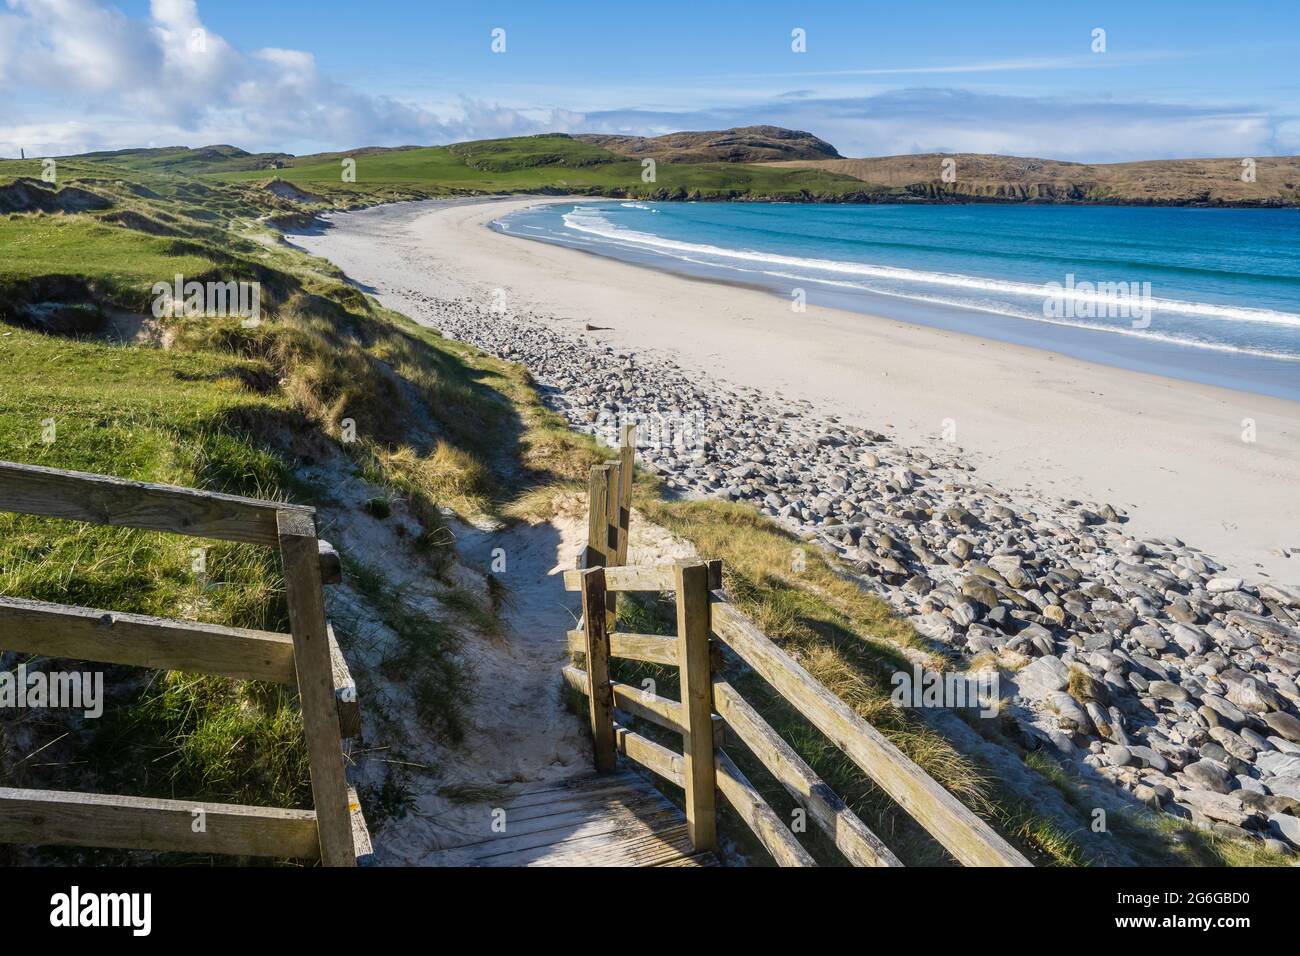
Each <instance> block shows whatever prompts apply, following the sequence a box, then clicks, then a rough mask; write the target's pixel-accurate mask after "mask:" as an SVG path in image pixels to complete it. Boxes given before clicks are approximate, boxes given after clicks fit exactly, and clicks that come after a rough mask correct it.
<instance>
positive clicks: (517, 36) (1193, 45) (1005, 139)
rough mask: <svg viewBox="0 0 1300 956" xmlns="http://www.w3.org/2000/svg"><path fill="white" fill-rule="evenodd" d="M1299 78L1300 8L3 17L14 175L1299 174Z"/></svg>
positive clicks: (159, 0) (526, 8)
mask: <svg viewBox="0 0 1300 956" xmlns="http://www.w3.org/2000/svg"><path fill="white" fill-rule="evenodd" d="M497 28H500V29H502V30H504V31H505V52H503V53H494V52H492V48H491V45H492V31H493V30H494V29H497ZM796 28H799V29H802V30H804V31H805V33H806V38H807V41H806V48H807V49H806V52H802V53H796V52H794V51H793V50H792V49H791V31H792V30H794V29H796ZM1095 29H1102V30H1104V31H1105V50H1104V52H1094V50H1093V49H1092V47H1093V45H1094V38H1093V31H1094V30H1095ZM197 30H202V31H203V33H202V37H203V42H202V43H201V44H197V43H196V41H195V39H194V37H195V36H196V33H195V31H197ZM1297 64H1300V3H1297V2H1294V0H1292V2H1289V3H1283V2H1274V3H1264V2H1260V3H1250V2H1243V3H1231V4H1229V3H1224V2H1222V0H1218V2H1206V0H1187V2H1181V3H1173V2H1132V0H1130V2H1127V3H1098V2H1088V3H1073V2H1068V0H1064V2H1048V3H1042V2H1037V3H1031V2H997V0H986V2H983V3H980V4H969V3H888V4H884V3H873V2H870V0H858V2H852V3H838V2H836V3H792V2H763V0H757V2H754V0H751V2H744V3H740V2H736V3H732V2H710V3H705V2H692V3H679V2H670V0H657V2H647V3H641V4H639V3H634V2H633V3H616V4H611V3H608V2H605V3H582V2H576V3H551V2H543V0H531V2H513V3H473V4H446V3H434V2H415V0H369V2H365V3H357V2H330V0H315V2H308V0H259V2H256V3H255V2H251V0H198V2H197V3H196V2H195V0H121V2H117V3H113V2H109V0H0V84H3V86H2V87H0V88H3V89H4V90H5V91H6V94H7V95H6V96H5V97H4V99H3V100H0V155H12V154H15V153H16V152H17V149H18V147H19V146H22V147H23V148H25V149H27V150H28V152H29V154H35V155H40V154H45V153H66V152H73V151H78V150H84V149H92V148H115V147H125V146H140V145H172V144H186V145H202V144H204V143H208V142H230V143H234V144H235V145H238V146H242V147H244V148H246V149H254V150H265V149H284V150H288V151H290V152H308V151H315V150H323V149H345V148H349V147H354V146H360V145H396V144H405V143H440V142H448V141H452V140H458V139H467V138H476V137H487V136H499V135H512V134H516V133H530V132H540V131H545V130H561V131H568V132H582V131H599V132H631V133H662V132H668V131H671V130H675V129H690V128H693V129H708V128H716V127H721V126H737V125H749V124H754V123H774V124H777V125H781V126H792V127H797V128H801V129H807V130H810V131H811V132H813V133H816V134H817V135H819V136H822V137H823V138H825V139H828V140H830V141H831V142H832V143H834V144H835V145H836V146H837V147H838V148H839V149H840V151H841V152H842V153H844V154H845V155H884V154H892V153H905V152H916V151H932V150H944V151H972V152H1006V153H1014V154H1018V155H1033V156H1046V157H1051V158H1062V159H1073V160H1082V161H1118V160H1125V159H1145V158H1162V157H1172V156H1206V155H1218V156H1248V155H1276V154H1287V153H1300V106H1297V104H1300V95H1298V94H1300V67H1297Z"/></svg>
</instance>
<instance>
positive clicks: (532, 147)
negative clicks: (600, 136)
mask: <svg viewBox="0 0 1300 956" xmlns="http://www.w3.org/2000/svg"><path fill="white" fill-rule="evenodd" d="M342 172H343V167H342V162H341V159H339V158H331V159H330V160H328V161H312V159H311V157H303V158H301V159H299V160H296V161H295V164H294V166H292V167H291V168H288V169H279V170H274V171H272V172H268V171H265V170H258V171H252V170H250V171H242V172H231V173H221V174H218V175H219V178H220V179H222V180H223V181H226V182H231V183H241V182H242V183H255V182H262V181H266V180H268V179H270V178H272V177H274V178H278V179H283V180H285V181H287V182H290V183H293V184H294V185H296V186H298V187H300V188H302V189H305V190H309V191H312V192H316V193H321V194H325V195H328V196H330V197H332V198H335V199H347V198H348V197H354V198H363V197H366V196H368V195H370V194H371V193H372V192H374V191H375V190H377V189H378V190H381V191H382V190H389V191H396V193H395V194H401V195H412V196H415V195H421V196H437V195H453V194H467V193H468V194H473V193H510V192H543V191H554V192H563V193H573V194H579V195H613V196H635V197H642V198H678V199H686V198H692V199H723V198H739V197H745V198H759V197H763V198H770V199H808V198H818V199H836V198H847V197H854V196H860V195H863V194H865V193H868V192H871V191H872V190H873V188H874V187H870V186H867V185H866V184H864V183H862V182H861V181H860V180H856V179H853V178H851V177H848V176H842V175H839V174H835V173H826V172H822V171H820V170H802V169H780V168H773V167H769V166H764V165H751V164H740V163H660V164H659V165H658V168H657V170H656V181H655V182H653V183H646V182H643V181H642V179H641V175H642V166H641V161H640V160H638V159H629V158H627V157H624V156H619V155H618V154H616V153H611V152H609V151H608V150H606V149H602V148H601V147H598V146H593V145H591V144H588V143H583V142H581V141H579V140H575V139H571V138H569V137H567V136H559V135H544V136H526V137H518V138H513V139H506V140H484V141H479V142H473V143H460V144H457V145H455V146H450V147H445V146H433V147H427V148H423V149H412V150H404V151H401V152H386V153H378V154H374V155H370V156H361V157H359V158H358V159H357V161H356V182H355V183H344V182H343V181H342ZM388 194H394V193H391V192H390V193H388Z"/></svg>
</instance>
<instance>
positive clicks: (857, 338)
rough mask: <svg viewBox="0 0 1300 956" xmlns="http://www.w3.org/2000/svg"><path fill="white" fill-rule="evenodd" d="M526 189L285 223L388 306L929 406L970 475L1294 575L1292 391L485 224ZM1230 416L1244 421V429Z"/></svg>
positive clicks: (1299, 572) (877, 413) (1285, 576)
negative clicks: (793, 299) (1119, 515)
mask: <svg viewBox="0 0 1300 956" xmlns="http://www.w3.org/2000/svg"><path fill="white" fill-rule="evenodd" d="M537 201H538V200H537V199H535V198H533V199H527V200H504V201H494V202H490V203H486V204H406V205H401V206H390V207H379V208H376V209H372V210H366V211H363V212H360V213H354V214H347V215H340V216H337V217H335V218H334V222H335V227H334V228H333V229H330V230H328V231H326V232H324V233H322V234H318V235H311V236H302V237H294V239H293V241H294V242H295V243H297V244H300V245H302V246H303V247H305V248H307V249H308V250H309V251H311V252H314V253H317V254H319V255H323V256H326V257H328V258H330V259H331V260H333V261H334V262H335V263H337V264H338V265H339V266H340V267H342V268H343V269H344V270H345V271H347V273H348V274H349V275H350V276H351V277H352V278H354V279H355V280H357V281H359V282H361V283H362V284H363V285H365V286H368V287H370V289H371V290H372V291H374V292H375V293H376V294H377V295H379V297H380V298H381V300H383V301H385V302H386V304H389V305H391V306H393V307H394V308H398V309H403V310H405V311H408V314H411V315H418V314H419V311H420V310H419V309H418V308H417V307H416V299H415V296H416V295H417V294H426V295H432V296H437V297H441V298H457V297H474V298H476V299H478V300H479V301H481V302H483V303H485V304H487V303H489V302H491V301H493V299H492V296H493V295H494V294H495V290H499V289H503V290H505V292H506V295H507V301H508V302H511V303H518V304H520V305H521V306H525V305H526V307H527V308H529V309H532V310H535V311H537V312H541V313H551V314H553V315H554V316H556V318H555V319H554V320H553V321H555V322H556V323H557V324H558V325H561V326H563V327H565V328H568V329H570V330H574V329H577V330H581V329H582V328H583V327H584V326H585V325H586V324H588V323H590V324H593V325H598V326H602V327H607V328H608V331H600V332H594V333H590V334H591V335H592V337H593V339H595V340H597V341H599V342H601V343H606V344H610V345H612V346H614V347H616V348H620V349H636V350H641V351H647V350H649V351H654V352H657V353H660V354H671V356H672V357H673V358H674V359H675V360H676V361H678V362H679V363H680V364H681V366H682V367H683V368H686V369H690V370H693V371H696V372H698V374H700V375H701V376H704V377H709V376H717V377H721V378H723V379H726V380H728V381H730V382H732V383H735V384H738V385H748V386H752V387H756V388H760V389H762V390H764V391H765V392H767V393H769V394H772V395H775V396H777V397H785V398H787V399H791V400H795V399H806V400H809V401H811V402H812V403H813V404H814V405H815V406H816V407H817V408H818V409H819V410H820V411H822V412H824V413H826V414H837V415H840V416H842V418H843V419H844V420H845V421H847V422H850V423H853V424H857V425H862V426H865V427H868V428H875V429H878V430H882V431H886V432H888V433H890V434H892V436H893V437H895V438H896V439H897V440H899V441H901V442H904V443H907V444H910V445H913V446H919V447H927V446H932V445H934V444H935V443H937V442H938V441H939V440H940V435H941V432H942V429H943V427H944V422H945V420H951V421H952V423H954V424H955V426H956V440H957V444H959V445H960V446H961V447H962V448H963V449H965V450H966V451H967V452H968V453H971V455H970V457H971V460H972V461H974V462H975V463H976V464H977V465H978V471H979V474H980V476H981V477H983V478H985V479H986V480H988V481H990V482H992V483H994V484H996V485H998V486H1000V487H1002V488H1005V489H1008V490H1012V491H1016V490H1019V491H1024V492H1026V493H1027V494H1029V495H1032V494H1033V493H1034V492H1038V491H1043V492H1050V493H1052V494H1054V495H1057V496H1061V497H1070V498H1078V499H1083V500H1102V501H1110V502H1111V503H1113V504H1115V505H1116V506H1117V507H1123V508H1127V509H1128V510H1129V511H1130V513H1131V514H1132V516H1133V521H1132V524H1131V525H1130V528H1131V530H1132V531H1133V532H1134V533H1135V534H1137V535H1140V536H1146V535H1158V536H1177V537H1179V538H1182V539H1183V540H1185V541H1187V542H1189V543H1190V544H1193V545H1195V546H1196V547H1199V548H1201V549H1203V550H1205V551H1207V552H1208V553H1210V554H1212V555H1214V556H1215V557H1217V558H1218V559H1220V560H1221V561H1223V562H1224V563H1226V564H1228V565H1229V566H1230V567H1233V568H1235V569H1237V570H1238V571H1239V572H1241V573H1243V574H1245V575H1247V576H1249V577H1255V576H1256V575H1257V574H1258V573H1259V572H1263V573H1265V574H1268V575H1271V576H1274V577H1276V578H1278V579H1280V580H1283V581H1287V582H1294V581H1298V580H1300V553H1298V554H1297V557H1295V558H1287V557H1284V556H1282V555H1280V554H1278V553H1277V551H1278V549H1283V548H1296V549H1300V495H1297V494H1296V493H1295V488H1296V485H1297V483H1298V482H1297V475H1300V405H1298V404H1297V403H1293V402H1288V401H1284V400H1280V399H1273V398H1267V397H1263V396H1256V395H1250V394H1246V393H1241V392H1234V391H1231V390H1227V389H1220V388H1215V387H1211V386H1202V385H1195V384H1191V383H1187V382H1179V381H1173V380H1170V379H1164V378H1160V377H1157V376H1152V375H1146V374H1142V373H1138V372H1130V371H1126V370H1122V369H1112V368H1107V367H1104V366H1099V365H1093V364H1090V363H1087V362H1083V361H1079V360H1076V359H1071V358H1067V357H1064V356H1059V355H1054V354H1051V353H1048V352H1044V351H1041V350H1037V349H1030V348H1024V347H1020V346H1015V345H1009V344H1004V343H999V342H994V341H991V340H985V339H980V338H977V337H973V336H968V335H963V334H961V333H956V332H947V331H942V330H936V329H930V328H925V327H919V326H912V325H907V324H905V323H901V322H897V321H893V320H889V319H883V318H874V317H864V316H861V315H858V314H854V313H849V312H842V311H839V310H834V309H824V308H819V307H815V306H810V307H809V308H808V311H807V312H806V313H804V314H802V315H794V314H792V313H791V311H790V308H789V303H788V302H787V301H786V300H785V299H783V298H777V297H775V296H772V295H769V294H767V293H764V292H759V291H754V290H749V289H742V288H735V287H731V286H726V285H721V284H716V283H709V282H700V281H695V280H691V279H687V278H682V277H678V276H672V275H666V274H663V273H660V272H657V271H654V270H650V269H645V268H640V267H636V266H632V265H628V264H625V263H620V262H616V261H613V260H609V259H604V258H601V257H597V256H592V255H587V254H584V253H581V252H576V251H574V250H570V249H564V248H560V247H556V246H551V245H545V244H542V243H538V242H532V241H529V240H524V239H519V238H515V237H511V236H505V235H501V234H498V233H495V232H493V231H491V230H489V229H487V228H485V226H486V224H487V223H488V222H490V221H491V220H492V219H493V218H496V217H498V216H500V215H503V214H504V213H506V212H508V211H509V210H510V209H513V208H517V207H519V206H520V205H524V204H529V203H535V202H537ZM1243 419H1251V420H1252V421H1253V423H1254V431H1255V436H1256V440H1255V441H1253V442H1246V441H1243V440H1242V434H1243Z"/></svg>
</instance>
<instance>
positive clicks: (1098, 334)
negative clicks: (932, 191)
mask: <svg viewBox="0 0 1300 956" xmlns="http://www.w3.org/2000/svg"><path fill="white" fill-rule="evenodd" d="M494 225H495V226H496V228H499V229H501V230H502V231H504V232H508V233H510V234H512V235H518V236H522V237H527V238H533V239H539V240H543V241H549V242H556V243H562V244H564V245H569V246H573V247H576V248H581V249H585V250H587V251H590V252H595V253H599V254H603V255H608V256H614V257H617V258H621V259H625V260H628V261H632V262H636V263H639V264H643V265H649V266H654V267H658V268H662V269H670V270H673V271H678V272H684V273H687V274H691V275H694V276H698V277H705V278H713V279H718V280H722V281H733V282H741V283H745V284H748V285H756V286H759V287H762V288H766V289H769V290H771V291H772V292H773V293H774V294H776V295H780V296H784V297H788V298H789V299H790V301H791V302H792V304H793V303H794V302H795V301H796V299H798V298H800V297H802V298H806V300H807V301H808V302H810V303H815V304H825V305H833V306H836V307H839V308H848V309H853V310H856V311H860V312H864V313H869V314H872V315H884V316H887V317H890V318H899V319H903V320H906V321H912V322H918V323H922V324H927V325H937V326H940V327H944V328H951V329H956V330H959V331H964V332H970V333H972V334H975V335H983V336H986V337H991V338H998V339H1003V340H1007V341H1013V342H1017V343H1019V344H1026V345H1033V346H1038V347H1041V348H1047V349H1051V350H1053V351H1060V352H1063V353H1066V354H1073V355H1076V356H1077V357H1082V358H1086V359H1089V360H1092V361H1101V362H1105V363H1107V364H1116V365H1121V366H1127V367H1131V368H1136V369H1139V370H1143V371H1152V372H1157V373H1159V374H1164V375H1170V376H1174V377H1181V378H1190V379H1194V380H1199V381H1207V382H1210V383H1212V384H1220V385H1226V386H1229V387H1234V388H1241V389H1246V390H1250V391H1258V392H1263V393H1266V394H1275V395H1279V396H1283V397H1288V398H1295V399H1300V212H1296V211H1292V210H1242V209H1162V208H1149V207H1124V206H1037V205H872V206H854V205H799V204H787V203H641V202H621V201H602V202H594V203H559V204H554V205H548V206H541V207H533V208H530V209H525V210H522V211H519V212H516V213H513V214H510V215H507V216H505V217H503V218H502V219H500V220H498V221H497V222H496V223H495V224H494ZM791 321H792V322H797V321H798V313H797V312H796V310H795V309H794V308H793V307H792V308H791ZM864 321H865V320H864Z"/></svg>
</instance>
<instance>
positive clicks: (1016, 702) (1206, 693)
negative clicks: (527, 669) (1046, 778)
mask: <svg viewBox="0 0 1300 956" xmlns="http://www.w3.org/2000/svg"><path fill="white" fill-rule="evenodd" d="M415 300H416V303H417V305H418V307H419V310H420V311H421V312H423V313H424V318H425V320H426V321H428V322H430V323H431V324H433V325H434V326H436V327H437V328H439V329H441V330H442V331H443V332H444V333H445V334H447V335H449V336H452V337H455V338H457V339H460V340H462V341H466V342H470V343H472V344H474V345H476V346H478V347H480V348H482V349H484V350H485V351H488V352H490V353H492V354H495V355H497V356H499V357H501V358H505V359H508V360H511V361H516V362H520V363H522V364H524V365H525V366H526V367H527V368H528V369H529V371H530V372H531V373H532V375H533V376H534V377H535V378H536V380H537V381H538V382H539V384H540V385H541V386H542V388H543V390H544V393H545V394H546V396H547V400H548V403H549V404H550V405H551V406H552V407H553V408H555V409H556V410H558V411H559V412H561V413H563V414H564V416H565V417H566V418H567V419H568V421H569V422H570V423H571V424H572V425H573V426H574V427H576V428H579V429H582V430H586V431H594V432H599V433H600V434H601V435H602V437H603V438H604V439H605V440H606V441H608V442H609V443H611V444H613V443H615V438H616V435H617V428H618V425H619V424H620V423H621V422H624V421H635V422H638V423H639V424H640V435H641V439H642V440H641V441H640V446H641V447H640V448H639V450H638V456H639V460H640V462H641V463H642V465H643V466H644V467H647V468H649V469H651V470H653V471H655V472H656V473H657V474H658V475H659V476H660V477H661V478H662V479H663V481H664V482H665V484H666V485H667V487H668V488H669V489H671V490H672V491H673V492H675V493H678V494H683V495H687V496H706V497H714V498H722V499H727V500H732V501H740V502H745V503H748V504H750V505H752V506H753V507H755V508H757V509H758V510H759V511H761V512H763V513H764V514H767V515H769V516H770V517H772V518H773V519H774V520H776V521H777V522H778V523H780V524H781V525H783V526H785V527H786V528H788V529H789V530H790V531H792V532H793V533H795V534H797V535H799V536H800V537H802V538H803V539H804V540H806V541H816V542H819V543H821V544H823V545H825V546H826V547H827V548H829V549H831V550H832V551H833V552H834V553H836V554H837V555H838V556H839V557H840V558H841V560H842V561H843V562H844V563H845V564H846V565H847V566H848V567H850V568H852V569H854V571H855V572H856V573H857V574H858V575H859V577H860V579H861V581H862V582H863V584H864V585H865V586H866V587H868V588H869V589H870V590H872V591H873V592H875V593H877V594H879V595H880V596H881V597H882V598H884V599H885V600H887V601H888V602H889V603H890V604H891V605H892V606H893V607H894V608H895V609H896V610H897V611H898V612H899V613H900V614H902V615H904V616H906V617H907V618H908V619H909V620H911V621H912V622H913V623H914V625H915V626H916V628H917V630H918V631H919V632H920V633H921V634H923V635H924V636H925V637H927V638H928V639H929V640H931V641H932V642H934V645H935V647H936V649H937V650H941V651H944V652H946V653H947V654H948V656H949V657H950V658H951V659H952V660H954V662H957V661H965V662H966V663H967V664H973V665H974V666H975V667H987V666H991V665H996V666H997V667H998V668H999V669H1000V670H1001V672H1002V675H1003V679H1002V681H1001V685H1002V696H1003V697H1004V698H1005V700H1006V704H1005V708H1004V709H1006V712H1007V713H1009V714H1010V716H1011V717H1012V719H1013V720H1014V721H1015V724H1016V726H1018V727H1019V729H1020V731H1021V733H1022V735H1023V737H1024V738H1025V743H1026V744H1027V745H1028V746H1030V747H1037V746H1045V747H1049V748H1052V749H1053V750H1055V751H1056V752H1058V754H1059V756H1060V757H1061V758H1063V759H1065V760H1074V761H1081V762H1082V763H1083V764H1086V765H1087V766H1089V767H1091V768H1093V770H1095V771H1096V772H1097V773H1098V774H1100V775H1102V776H1104V777H1105V778H1107V779H1109V780H1110V781H1112V782H1113V783H1114V784H1115V785H1117V786H1118V787H1121V788H1123V789H1124V790H1126V791H1128V792H1129V793H1130V794H1131V796H1132V797H1133V798H1135V799H1137V800H1139V801H1141V802H1142V803H1144V804H1146V805H1148V806H1150V807H1151V808H1153V809H1163V810H1165V811H1167V812H1171V813H1175V814H1177V815H1179V816H1183V817H1187V818H1190V819H1192V820H1193V821H1194V822H1196V823H1198V824H1201V825H1203V826H1204V827H1206V828H1209V829H1213V830H1214V831H1215V832H1217V833H1220V834H1222V835H1225V836H1234V837H1258V838H1263V839H1265V840H1268V841H1269V842H1270V845H1271V846H1273V848H1275V849H1279V850H1280V849H1285V848H1288V847H1289V848H1292V849H1294V848H1296V847H1300V717H1298V716H1297V715H1298V714H1300V688H1298V687H1297V683H1296V680H1297V677H1298V676H1300V588H1298V587H1293V586H1287V585H1282V584H1276V583H1271V582H1250V583H1248V582H1246V581H1243V580H1242V579H1241V578H1238V577H1232V576H1230V575H1228V574H1227V573H1226V569H1225V567H1224V566H1223V565H1222V564H1220V563H1218V562H1216V561H1215V560H1213V558H1211V557H1210V556H1208V555H1206V554H1203V553H1202V552H1200V551H1198V550H1197V549H1195V548H1193V547H1191V546H1189V545H1187V544H1185V543H1184V542H1182V541H1180V540H1177V539H1172V538H1169V539H1143V540H1138V539H1135V538H1134V537H1133V536H1132V535H1130V534H1128V533H1126V531H1125V528H1124V525H1125V520H1126V519H1125V515H1124V514H1123V513H1122V512H1121V511H1120V510H1118V509H1116V508H1113V507H1111V506H1110V505H1109V504H1106V503H1105V502H1079V501H1071V500H1056V501H1051V500H1047V499H1045V498H1041V497H1037V498H1035V499H1034V500H1033V501H1032V502H1030V501H1026V500H1024V498H1023V496H1018V495H1015V494H1011V493H1006V492H1003V491H1000V490H999V489H996V488H993V487H991V486H989V485H988V484H986V483H984V482H982V481H980V480H979V479H978V477H977V476H976V475H975V474H974V472H975V468H974V466H973V465H972V464H970V463H969V462H968V461H967V460H966V459H965V456H964V455H963V452H962V450H961V448H960V447H958V446H956V445H943V446H942V447H940V448H938V449H925V450H918V449H915V448H908V447H905V446H904V445H902V444H900V443H899V442H896V441H894V440H892V439H890V438H889V437H887V436H886V435H884V434H882V433H879V432H876V431H872V430H870V429H865V428H857V427H853V426H849V425H846V424H843V423H842V422H841V421H839V420H838V419H837V418H836V417H834V416H831V417H824V416H821V415H819V414H817V412H816V411H815V410H814V409H813V408H812V407H811V406H810V405H809V404H808V403H806V402H795V403H785V402H780V403H778V400H774V398H773V397H771V396H765V395H763V394H760V393H759V392H757V391H756V390H754V389H747V388H731V387H728V386H726V385H725V384H723V383H719V382H707V383H702V382H700V381H699V379H698V378H693V377H691V376H688V375H687V374H685V373H684V372H683V371H682V370H681V369H680V368H679V367H677V366H676V365H675V364H674V363H673V362H671V361H670V360H665V359H662V358H657V357H652V356H645V355H639V354H631V353H627V352H616V351H614V350H613V349H611V348H609V347H606V346H603V345H600V344H599V343H597V342H594V341H593V340H592V339H591V338H590V337H588V336H583V335H578V334H573V333H569V332H565V331H563V330H560V329H557V328H555V327H554V326H553V324H551V323H550V322H548V321H546V320H547V319H553V318H554V317H542V316H538V315H535V314H533V313H528V312H520V313H514V314H503V313H502V312H499V311H494V310H493V309H492V308H491V307H490V306H486V305H484V304H483V303H481V302H476V301H474V300H471V299H457V300H447V299H438V298H434V297H431V296H426V295H422V294H416V295H415ZM794 550H796V551H797V549H794ZM792 560H797V558H795V557H794V556H793V555H792Z"/></svg>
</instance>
